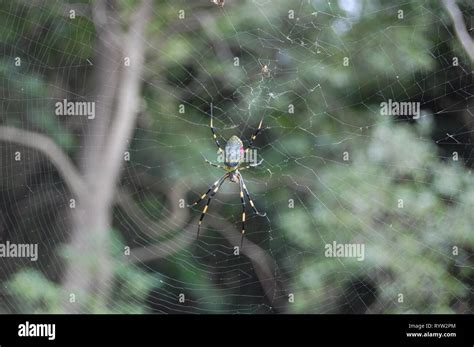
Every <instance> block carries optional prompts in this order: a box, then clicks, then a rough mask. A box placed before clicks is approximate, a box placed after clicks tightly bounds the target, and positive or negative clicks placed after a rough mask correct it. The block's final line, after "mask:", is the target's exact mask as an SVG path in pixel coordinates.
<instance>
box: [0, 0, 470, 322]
mask: <svg viewBox="0 0 474 347" xmlns="http://www.w3.org/2000/svg"><path fill="white" fill-rule="evenodd" d="M222 3H223V4H222ZM456 15H457V17H456ZM455 25H456V27H455ZM473 26H474V9H473V5H472V2H471V1H468V0H466V1H457V2H456V3H455V2H453V1H444V3H443V2H442V1H435V0H430V1H427V0H426V1H419V0H408V1H382V0H379V1H363V0H333V1H322V0H321V1H320V0H295V1H283V0H281V1H257V0H254V1H250V0H249V1H233V0H226V1H225V3H224V1H222V2H221V1H215V2H210V1H208V0H199V1H177V0H176V1H151V0H144V1H135V0H117V1H106V0H104V1H96V2H94V1H92V2H89V1H42V0H37V1H23V0H17V1H2V2H1V3H0V49H1V52H2V54H1V57H0V82H1V83H0V95H1V98H0V102H1V107H0V112H1V126H0V141H1V142H0V146H1V153H0V169H1V174H0V196H1V199H0V204H1V208H0V243H3V244H6V243H7V242H10V243H14V244H37V245H38V260H37V261H31V260H30V259H29V258H25V257H23V258H19V257H16V258H15V257H7V256H3V257H1V258H0V283H1V286H0V288H1V290H0V312H1V313H19V312H20V313H39V312H47V313H63V312H66V313H79V312H80V313H473V311H474V310H473V308H474V256H473V253H474V232H473V226H474V213H473V211H474V209H473V208H474V185H473V174H472V168H473V165H474V161H473V153H474V147H473V139H474V113H473V111H474V105H473V102H474V99H473V92H474V81H473V77H472V60H471V59H474V57H473V56H470V54H472V51H473V43H472V34H473V32H474V27H473ZM463 30H464V32H463ZM264 66H266V67H267V68H268V72H265V71H264V72H263V73H262V69H263V68H264ZM63 100H67V101H68V102H87V103H89V104H88V105H94V107H95V114H94V117H92V116H90V117H88V116H85V115H64V114H59V115H58V114H57V112H56V105H57V102H60V103H61V102H63ZM389 100H392V101H396V102H415V103H419V105H420V115H419V117H416V116H414V115H385V114H382V112H381V103H383V102H388V101H389ZM92 103H93V104H92ZM211 104H212V109H213V117H214V125H215V127H216V129H217V132H218V134H219V135H220V136H221V137H220V142H221V144H222V143H225V140H226V139H228V138H229V137H230V136H232V135H237V136H239V137H241V138H242V139H243V140H244V144H245V145H247V144H248V139H250V136H251V135H252V133H253V132H254V131H255V130H256V128H257V126H258V123H259V121H260V120H261V119H262V118H263V131H262V133H261V134H260V135H259V136H258V137H257V140H256V141H255V146H256V148H257V151H258V156H259V159H263V160H264V161H263V163H262V165H261V166H259V167H258V168H252V169H249V170H246V171H244V172H243V177H244V178H245V180H246V183H247V187H248V188H249V191H250V194H251V195H252V197H253V199H254V201H255V204H256V206H257V208H258V209H259V210H261V211H264V212H266V213H267V216H266V217H264V218H262V217H258V216H255V215H254V214H253V213H252V212H251V210H250V209H249V210H248V211H247V225H246V234H245V240H244V243H243V248H235V247H236V246H237V247H238V246H239V245H240V228H241V226H240V220H241V211H242V207H241V204H240V198H239V189H238V185H236V184H233V183H230V182H226V183H224V185H223V186H222V187H221V189H220V190H219V192H218V194H217V195H216V197H215V198H214V199H213V201H212V203H211V205H210V207H209V210H208V214H207V216H206V218H205V219H204V222H203V225H202V230H201V235H200V237H199V239H197V238H196V233H197V223H198V220H199V216H200V213H201V211H202V207H203V205H199V206H196V207H193V208H187V207H186V204H187V203H191V202H193V201H195V200H196V199H197V198H198V197H199V196H200V195H201V194H202V193H204V192H205V191H206V190H207V189H208V187H209V186H210V185H211V184H212V183H213V182H214V181H215V180H216V179H217V178H218V177H220V176H221V175H222V174H223V172H222V171H221V170H219V169H217V168H214V167H211V166H209V165H208V164H206V163H205V162H204V158H207V159H209V160H211V161H216V158H217V152H216V146H215V143H214V141H213V139H212V134H211V130H210V128H209V121H210V112H211ZM204 203H205V202H204ZM334 241H335V242H337V243H356V244H363V245H364V246H365V257H364V259H363V261H358V260H357V259H355V258H328V257H326V256H325V245H326V244H331V243H333V242H334Z"/></svg>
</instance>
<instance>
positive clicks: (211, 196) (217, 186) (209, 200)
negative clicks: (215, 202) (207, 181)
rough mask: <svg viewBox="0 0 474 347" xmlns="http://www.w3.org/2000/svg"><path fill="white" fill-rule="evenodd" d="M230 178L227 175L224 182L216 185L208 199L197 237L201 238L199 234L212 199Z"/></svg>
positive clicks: (200, 219)
mask: <svg viewBox="0 0 474 347" xmlns="http://www.w3.org/2000/svg"><path fill="white" fill-rule="evenodd" d="M227 177H228V174H225V175H224V179H222V181H221V182H220V183H219V184H218V185H216V187H215V188H214V190H213V191H212V193H211V195H209V199H207V203H206V205H205V206H204V208H203V210H202V213H201V218H199V223H198V231H197V237H199V232H200V231H201V224H202V221H203V219H204V217H205V216H206V212H207V210H208V208H209V205H210V203H211V200H212V198H213V197H214V195H216V193H217V191H218V190H219V188H220V187H221V185H222V183H224V181H225V179H226V178H227Z"/></svg>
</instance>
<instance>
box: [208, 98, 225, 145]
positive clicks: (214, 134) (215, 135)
mask: <svg viewBox="0 0 474 347" xmlns="http://www.w3.org/2000/svg"><path fill="white" fill-rule="evenodd" d="M213 109H214V106H213V105H212V103H211V124H210V126H211V131H212V137H213V138H214V141H215V143H216V145H217V148H218V149H219V152H222V151H223V149H222V148H221V145H220V143H219V139H218V138H217V133H216V130H215V129H214V123H213Z"/></svg>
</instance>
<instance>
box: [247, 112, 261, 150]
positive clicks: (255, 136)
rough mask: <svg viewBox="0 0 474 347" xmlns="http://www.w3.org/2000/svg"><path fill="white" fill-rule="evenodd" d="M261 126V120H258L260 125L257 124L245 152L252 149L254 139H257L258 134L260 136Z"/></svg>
mask: <svg viewBox="0 0 474 347" xmlns="http://www.w3.org/2000/svg"><path fill="white" fill-rule="evenodd" d="M262 124H263V118H262V119H261V120H260V123H259V124H258V128H257V130H255V132H254V134H253V135H252V137H251V138H250V143H249V148H247V149H246V151H247V152H248V150H249V149H250V147H252V145H253V142H254V141H255V139H256V138H257V136H258V134H260V132H261V131H262Z"/></svg>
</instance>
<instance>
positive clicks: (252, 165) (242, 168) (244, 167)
mask: <svg viewBox="0 0 474 347" xmlns="http://www.w3.org/2000/svg"><path fill="white" fill-rule="evenodd" d="M262 163H263V159H261V160H260V161H259V162H258V163H255V164H249V165H247V166H242V167H239V171H243V170H247V169H250V168H251V167H257V166H259V165H260V164H262Z"/></svg>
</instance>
